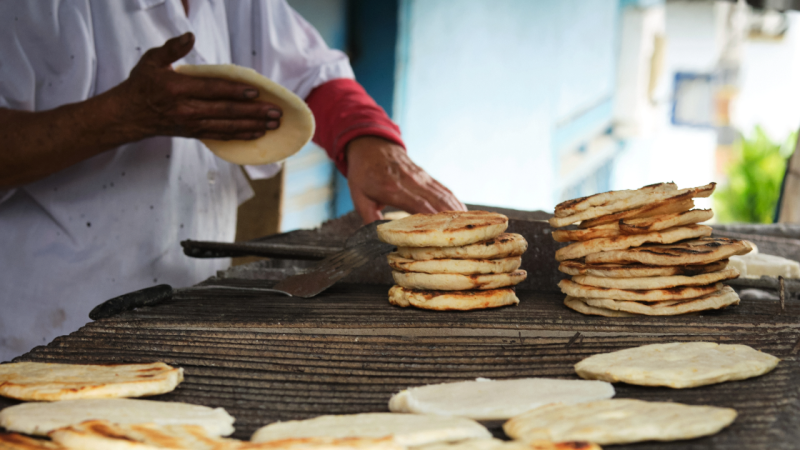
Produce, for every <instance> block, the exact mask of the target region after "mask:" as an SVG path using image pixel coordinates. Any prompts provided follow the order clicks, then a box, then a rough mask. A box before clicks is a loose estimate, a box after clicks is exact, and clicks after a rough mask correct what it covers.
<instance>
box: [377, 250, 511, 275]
mask: <svg viewBox="0 0 800 450" xmlns="http://www.w3.org/2000/svg"><path fill="white" fill-rule="evenodd" d="M386 260H387V261H389V266H390V267H391V268H392V269H394V270H398V271H401V272H422V273H457V274H461V275H475V274H485V273H508V272H513V271H515V270H517V269H519V266H520V265H521V264H522V258H521V257H519V256H512V257H509V258H498V259H430V260H427V261H417V260H414V259H407V258H403V257H402V256H400V255H398V254H397V253H396V252H395V253H389V254H388V255H386Z"/></svg>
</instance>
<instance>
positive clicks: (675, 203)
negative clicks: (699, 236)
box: [578, 193, 694, 228]
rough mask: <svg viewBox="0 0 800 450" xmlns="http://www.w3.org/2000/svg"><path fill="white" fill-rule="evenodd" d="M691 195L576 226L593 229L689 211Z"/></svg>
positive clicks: (692, 201) (692, 205)
mask: <svg viewBox="0 0 800 450" xmlns="http://www.w3.org/2000/svg"><path fill="white" fill-rule="evenodd" d="M690 194H691V193H687V194H684V195H682V196H679V197H674V198H670V199H667V200H661V201H660V202H656V203H651V204H649V205H644V206H640V207H638V208H635V209H629V210H627V211H620V212H616V213H614V214H609V215H607V216H600V217H597V218H594V219H591V220H584V221H582V222H581V223H579V224H578V228H593V227H597V226H600V225H605V224H608V223H613V222H619V221H620V220H624V219H639V218H648V217H657V216H662V215H665V214H675V213H681V212H685V211H689V210H691V209H692V208H694V200H692V196H691V195H690Z"/></svg>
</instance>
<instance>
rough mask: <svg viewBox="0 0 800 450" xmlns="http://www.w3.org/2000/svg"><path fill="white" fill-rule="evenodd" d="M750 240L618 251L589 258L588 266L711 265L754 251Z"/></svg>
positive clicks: (697, 241)
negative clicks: (749, 242)
mask: <svg viewBox="0 0 800 450" xmlns="http://www.w3.org/2000/svg"><path fill="white" fill-rule="evenodd" d="M750 250H751V247H750V245H749V244H748V243H747V241H742V240H737V239H729V238H722V237H715V238H712V237H705V238H700V239H695V240H691V241H687V242H680V243H677V244H668V245H650V246H647V247H638V248H629V249H625V250H614V251H610V252H601V253H593V254H591V255H587V256H586V263H587V264H628V263H640V264H648V265H654V266H678V265H686V264H709V263H712V262H715V261H719V260H721V259H726V258H729V257H731V256H733V255H744V254H745V253H748V252H750Z"/></svg>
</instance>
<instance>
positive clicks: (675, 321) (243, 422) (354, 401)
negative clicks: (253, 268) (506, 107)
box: [0, 279, 800, 449]
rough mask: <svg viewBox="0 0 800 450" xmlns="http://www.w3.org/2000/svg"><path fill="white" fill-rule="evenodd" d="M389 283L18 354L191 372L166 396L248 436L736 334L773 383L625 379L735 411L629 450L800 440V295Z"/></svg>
mask: <svg viewBox="0 0 800 450" xmlns="http://www.w3.org/2000/svg"><path fill="white" fill-rule="evenodd" d="M216 283H222V284H228V285H231V286H248V285H255V284H258V285H263V283H264V281H262V280H241V279H238V280H237V279H225V280H216ZM387 290H388V286H381V285H372V286H370V285H363V284H344V285H338V286H335V287H333V288H332V289H330V290H329V291H327V292H325V293H323V294H321V295H320V296H319V297H318V298H314V299H309V300H300V299H288V298H286V297H281V296H271V295H263V294H256V293H249V292H246V291H230V290H223V289H220V290H214V289H204V290H196V291H192V290H188V291H182V292H179V293H178V294H177V295H176V296H175V297H174V298H173V299H171V300H169V301H168V302H166V303H163V304H160V305H158V306H154V307H145V308H141V309H139V310H136V311H130V312H126V313H123V314H121V315H118V316H115V317H112V318H109V319H103V320H100V321H97V322H93V323H89V324H88V325H86V326H85V327H83V328H82V329H80V330H79V331H77V332H75V333H72V334H71V335H69V336H64V337H60V338H57V339H56V340H54V341H53V342H52V343H51V344H49V345H48V346H46V347H37V348H35V349H34V350H33V351H31V352H30V353H28V354H26V355H24V356H22V357H20V358H18V359H17V360H18V361H42V362H65V363H66V362H69V363H134V362H151V361H163V362H166V363H167V364H171V365H176V366H180V367H183V368H184V370H185V381H184V383H182V384H181V385H180V386H178V388H177V390H175V391H174V392H172V393H169V394H165V395H161V396H157V397H152V398H154V399H159V400H166V401H181V402H188V403H196V404H202V405H207V406H213V407H224V408H225V409H226V410H227V411H228V412H229V413H230V414H231V415H233V416H234V417H236V423H235V426H236V433H235V434H234V436H235V437H237V438H241V439H247V438H248V437H249V436H250V435H251V434H252V432H253V431H255V430H256V429H257V428H258V427H260V426H263V425H266V424H268V423H271V422H274V421H277V420H290V419H303V418H310V417H314V416H317V415H320V414H349V413H359V412H377V411H387V402H388V400H389V398H390V396H391V395H392V394H393V393H395V392H397V391H399V390H401V389H404V388H406V387H409V386H419V385H423V384H429V383H442V382H448V381H458V380H470V379H474V378H476V377H487V378H493V379H505V378H519V377H534V376H541V377H557V378H565V379H577V376H576V375H575V373H574V371H573V368H572V367H573V365H574V364H575V363H577V362H578V361H580V360H581V359H583V358H585V357H587V356H590V355H593V354H597V353H602V352H609V351H614V350H619V349H624V348H629V347H634V346H639V345H644V344H650V343H659V342H678V341H679V342H683V341H713V342H719V343H737V344H746V345H750V346H752V347H754V348H756V349H758V350H762V351H765V352H768V353H771V354H773V355H776V356H779V357H781V358H782V359H783V361H782V362H781V363H780V364H779V365H778V368H777V369H776V370H774V371H773V372H771V373H769V374H767V375H765V376H762V377H759V378H753V379H749V380H743V381H736V382H728V383H722V384H718V385H713V386H706V387H700V388H695V389H684V390H672V389H666V388H645V387H637V386H629V385H625V384H617V385H615V388H616V389H617V398H639V399H644V400H658V401H676V402H683V403H687V404H698V405H715V406H726V407H732V408H735V409H736V410H737V411H738V412H739V417H738V418H737V419H736V422H734V424H733V425H732V426H731V427H729V428H727V429H725V430H723V431H722V432H721V433H719V434H717V435H715V436H711V437H707V438H701V439H697V440H692V441H678V442H673V443H656V442H653V443H640V444H634V445H626V446H620V447H618V448H626V449H627V448H629V449H678V448H680V449H710V448H725V449H755V448H766V447H767V446H769V448H770V449H778V448H795V445H796V443H797V442H798V437H800V436H798V434H800V431H798V427H797V423H800V403H799V401H800V396H799V395H798V388H799V387H800V366H799V364H798V358H797V354H798V352H799V351H800V321H798V318H799V317H800V302H797V301H794V300H792V301H788V302H787V303H786V307H785V309H783V310H782V309H781V308H780V304H779V302H774V301H750V302H743V303H742V304H741V305H739V306H736V307H731V308H728V309H726V310H723V311H714V312H705V313H702V314H698V315H689V316H677V317H663V318H658V317H633V318H602V317H590V316H584V315H581V314H578V313H576V312H573V311H571V310H569V309H566V308H565V307H564V306H563V305H562V301H563V294H560V293H557V292H553V291H522V290H520V291H518V292H517V294H518V296H519V298H520V300H521V303H520V304H519V305H518V306H516V307H505V308H500V309H495V310H485V311H474V312H433V311H423V310H416V309H404V308H398V307H394V306H391V305H389V303H388V301H387ZM13 403H14V402H13V401H10V400H6V399H3V400H0V406H7V405H10V404H13ZM493 431H494V432H495V433H496V434H497V435H498V436H502V431H501V430H500V429H494V430H493Z"/></svg>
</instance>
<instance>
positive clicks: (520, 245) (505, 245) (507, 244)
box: [397, 233, 528, 261]
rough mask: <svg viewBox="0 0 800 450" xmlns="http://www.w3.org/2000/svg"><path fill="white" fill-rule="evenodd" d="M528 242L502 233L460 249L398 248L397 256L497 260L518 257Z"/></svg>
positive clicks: (417, 258) (421, 258)
mask: <svg viewBox="0 0 800 450" xmlns="http://www.w3.org/2000/svg"><path fill="white" fill-rule="evenodd" d="M527 249H528V242H527V241H526V240H525V238H524V237H522V235H520V234H516V233H503V234H501V235H499V236H497V237H493V238H491V239H487V240H485V241H480V242H475V243H474V244H469V245H465V246H462V247H398V248H397V254H398V255H399V256H401V257H403V258H408V259H415V260H418V261H423V260H429V259H497V258H509V257H513V256H520V255H522V254H523V253H525V250H527Z"/></svg>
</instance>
